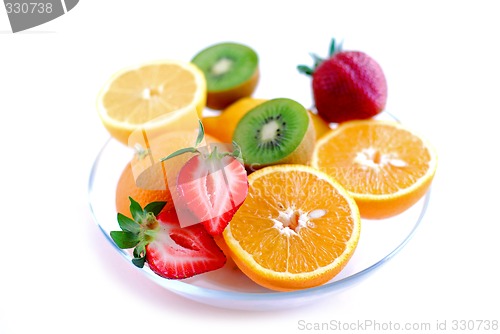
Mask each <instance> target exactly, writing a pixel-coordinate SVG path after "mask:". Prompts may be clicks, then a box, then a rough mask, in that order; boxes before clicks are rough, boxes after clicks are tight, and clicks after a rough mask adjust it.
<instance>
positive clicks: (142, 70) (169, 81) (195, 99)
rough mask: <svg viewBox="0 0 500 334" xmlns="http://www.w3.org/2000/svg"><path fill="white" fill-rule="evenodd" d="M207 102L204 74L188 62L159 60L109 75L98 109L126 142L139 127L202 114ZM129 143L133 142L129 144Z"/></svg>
mask: <svg viewBox="0 0 500 334" xmlns="http://www.w3.org/2000/svg"><path fill="white" fill-rule="evenodd" d="M205 102H206V82H205V78H204V76H203V73H202V72H201V71H200V70H199V69H198V67H197V66H195V65H193V64H192V63H190V62H183V61H177V60H161V61H153V62H147V63H143V64H140V65H138V66H133V67H127V68H124V69H122V70H121V71H119V72H118V73H116V74H115V75H114V76H112V77H111V78H110V79H109V80H108V81H107V82H106V84H105V85H104V87H103V88H102V89H101V91H100V92H99V95H98V98H97V110H98V114H99V116H100V119H101V121H102V123H103V125H104V127H105V128H106V129H107V130H108V131H109V133H110V134H111V136H112V137H114V138H115V139H117V140H118V141H120V142H122V143H123V144H125V145H128V141H129V137H130V135H131V134H132V133H133V132H134V131H136V130H137V129H140V128H141V127H145V128H147V129H148V130H149V131H154V130H155V129H159V130H160V131H161V129H162V128H163V127H164V126H165V125H166V124H171V123H172V122H177V124H176V126H177V127H178V128H180V129H183V128H187V127H188V126H185V124H184V123H185V122H184V120H185V119H189V118H190V117H189V116H190V115H192V114H193V112H194V113H197V114H198V116H200V117H201V113H202V111H203V109H204V107H205ZM131 146H132V145H131Z"/></svg>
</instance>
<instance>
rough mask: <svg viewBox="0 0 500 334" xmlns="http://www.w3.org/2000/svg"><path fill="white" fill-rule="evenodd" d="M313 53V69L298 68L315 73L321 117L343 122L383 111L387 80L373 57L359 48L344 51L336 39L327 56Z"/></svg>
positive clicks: (314, 85) (315, 93)
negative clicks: (320, 56)
mask: <svg viewBox="0 0 500 334" xmlns="http://www.w3.org/2000/svg"><path fill="white" fill-rule="evenodd" d="M312 56H313V58H314V60H315V64H314V68H313V69H311V68H309V67H307V66H304V65H300V66H298V69H299V71H300V72H302V73H305V74H308V75H312V91H313V97H314V103H315V106H316V110H317V112H318V115H319V116H320V117H321V118H323V119H324V120H325V121H327V122H333V123H341V122H345V121H349V120H353V119H366V118H370V117H373V116H375V115H377V114H378V113H380V112H381V111H382V110H384V108H385V104H386V101H387V81H386V79H385V75H384V72H383V71H382V68H381V67H380V65H379V64H378V63H377V62H376V61H375V60H374V59H373V58H371V57H370V56H368V55H367V54H366V53H364V52H360V51H342V47H341V45H339V46H336V45H335V40H332V44H331V46H330V55H329V58H328V59H326V60H323V59H321V58H319V57H318V56H316V55H312Z"/></svg>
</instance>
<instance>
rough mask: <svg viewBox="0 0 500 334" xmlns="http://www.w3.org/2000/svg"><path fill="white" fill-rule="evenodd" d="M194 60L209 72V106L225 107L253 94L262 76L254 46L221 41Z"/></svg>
mask: <svg viewBox="0 0 500 334" xmlns="http://www.w3.org/2000/svg"><path fill="white" fill-rule="evenodd" d="M192 62H193V63H194V64H195V65H196V66H198V67H199V68H200V70H201V71H202V72H203V73H204V74H205V79H206V81H207V106H208V107H209V108H212V109H217V110H221V109H224V108H226V107H227V106H228V105H230V104H231V103H233V102H235V101H236V100H238V99H240V98H242V97H247V96H250V95H252V93H253V92H254V91H255V88H256V86H257V83H258V80H259V58H258V56H257V53H256V52H255V51H254V50H253V49H252V48H250V47H248V46H246V45H243V44H239V43H233V42H226V43H219V44H215V45H212V46H210V47H208V48H206V49H203V50H202V51H200V52H199V53H198V54H197V55H195V56H194V58H193V59H192Z"/></svg>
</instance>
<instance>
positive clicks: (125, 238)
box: [109, 231, 139, 249]
mask: <svg viewBox="0 0 500 334" xmlns="http://www.w3.org/2000/svg"><path fill="white" fill-rule="evenodd" d="M109 234H110V236H111V239H113V241H114V242H115V243H116V245H117V246H118V247H120V248H121V249H127V248H132V247H135V246H136V245H137V244H138V243H139V236H138V235H137V234H135V233H131V232H126V231H111V232H110V233H109Z"/></svg>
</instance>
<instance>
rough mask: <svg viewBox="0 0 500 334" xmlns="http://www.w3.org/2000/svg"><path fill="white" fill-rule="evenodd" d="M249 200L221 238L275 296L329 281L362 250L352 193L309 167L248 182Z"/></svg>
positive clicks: (270, 170) (277, 169)
mask: <svg viewBox="0 0 500 334" xmlns="http://www.w3.org/2000/svg"><path fill="white" fill-rule="evenodd" d="M248 182H249V184H250V187H249V193H248V196H247V199H246V200H245V202H244V203H243V205H242V206H241V207H240V209H239V210H238V212H236V214H235V215H234V217H233V219H232V220H231V222H230V223H229V225H228V226H227V227H226V229H225V230H224V232H223V237H224V240H225V241H226V244H227V248H228V250H229V253H230V254H231V257H232V259H233V260H234V262H235V263H236V264H237V265H238V267H239V268H240V269H241V271H243V273H245V274H246V275H247V276H248V277H250V278H251V279H252V280H253V281H255V282H256V283H258V284H260V285H262V286H264V287H267V288H269V289H273V290H277V291H290V290H298V289H305V288H311V287H315V286H318V285H321V284H323V283H326V282H328V281H329V280H331V279H332V278H333V277H334V276H335V275H337V274H338V273H339V272H340V271H341V270H342V269H343V268H344V267H345V265H346V264H347V262H348V261H349V259H350V258H351V256H352V255H353V253H354V250H355V249H356V246H357V244H358V240H359V236H360V230H361V219H360V216H359V212H358V208H357V206H356V203H355V202H354V200H353V199H352V197H351V196H350V195H349V194H348V192H347V191H346V190H345V189H344V188H343V187H342V186H341V185H340V184H339V183H338V182H336V181H335V180H334V179H333V178H331V177H330V176H328V175H326V174H324V173H323V172H320V171H318V170H316V169H314V168H312V167H310V166H304V165H277V166H269V167H265V168H263V169H260V170H258V171H256V172H254V173H252V174H250V175H249V177H248Z"/></svg>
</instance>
